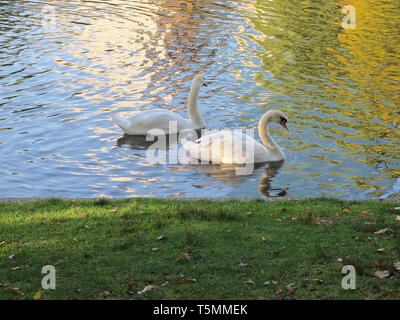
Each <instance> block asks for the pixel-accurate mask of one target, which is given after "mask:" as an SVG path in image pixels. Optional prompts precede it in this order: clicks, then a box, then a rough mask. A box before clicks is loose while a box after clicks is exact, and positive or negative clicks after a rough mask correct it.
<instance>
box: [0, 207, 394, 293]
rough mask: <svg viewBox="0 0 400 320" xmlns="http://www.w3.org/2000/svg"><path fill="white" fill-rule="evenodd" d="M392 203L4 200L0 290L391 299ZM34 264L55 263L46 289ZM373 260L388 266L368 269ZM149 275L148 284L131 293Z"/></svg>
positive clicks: (374, 265)
mask: <svg viewBox="0 0 400 320" xmlns="http://www.w3.org/2000/svg"><path fill="white" fill-rule="evenodd" d="M395 206H396V204H393V203H387V202H373V201H365V202H345V201H340V200H332V199H310V200H289V201H271V202H264V201H258V200H254V201H238V200H232V201H211V200H199V201H173V200H160V199H132V200H130V199H129V200H128V199H127V200H115V201H109V200H97V201H89V200H88V201H62V200H58V199H47V200H40V201H35V202H25V203H3V204H0V298H1V299H32V298H33V297H34V296H35V294H36V293H37V292H38V291H40V293H41V298H40V299H190V298H197V299H399V297H400V290H399V287H400V286H399V284H400V278H399V277H397V276H398V272H397V271H396V269H395V267H394V265H393V263H394V262H395V261H399V260H400V221H397V220H396V217H397V215H398V214H399V212H398V211H397V212H396V210H394V207H395ZM362 211H365V212H362ZM361 212H362V213H363V214H360V213H361ZM366 213H368V214H366ZM396 213H397V215H396ZM384 228H389V229H388V230H387V231H386V232H385V233H383V234H375V233H374V232H373V231H374V230H375V231H378V230H380V229H384ZM371 231H372V232H371ZM159 236H165V237H164V238H163V239H162V240H157V238H158V237H159ZM263 237H264V240H263ZM153 248H159V250H152V249H153ZM379 248H386V250H385V251H384V252H379V251H377V249H379ZM184 253H186V254H187V255H183V256H182V254H184ZM13 254H15V257H14V258H13V259H10V258H9V257H10V256H11V255H13ZM179 257H182V258H181V259H179ZM338 259H339V261H338ZM348 264H351V265H354V266H355V268H356V270H357V278H356V289H355V290H344V289H342V287H341V282H342V278H343V277H344V275H343V274H342V273H341V268H342V266H344V265H348ZM45 265H54V266H55V268H56V279H57V280H56V281H57V282H56V286H57V287H56V289H55V290H44V289H42V287H41V281H42V277H44V276H45V275H44V274H41V270H42V267H43V266H45ZM16 266H20V267H21V268H19V269H17V270H12V268H15V267H16ZM381 270H388V271H389V272H390V276H389V277H387V278H384V279H378V278H377V277H376V276H374V275H373V274H374V272H376V271H381ZM185 279H196V281H195V282H194V281H187V280H185ZM182 280H183V281H182ZM266 282H269V284H265V283H266ZM148 285H154V286H156V287H154V288H153V289H152V290H150V291H148V292H146V293H143V294H138V291H140V290H142V289H143V288H144V287H146V286H148ZM13 288H18V290H17V289H13Z"/></svg>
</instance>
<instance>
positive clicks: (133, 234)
mask: <svg viewBox="0 0 400 320" xmlns="http://www.w3.org/2000/svg"><path fill="white" fill-rule="evenodd" d="M132 237H134V238H141V237H142V236H141V235H140V234H137V233H132Z"/></svg>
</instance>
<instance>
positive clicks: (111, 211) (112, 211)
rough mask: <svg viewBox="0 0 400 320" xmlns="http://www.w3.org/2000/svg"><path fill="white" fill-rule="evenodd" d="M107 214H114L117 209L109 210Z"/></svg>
mask: <svg viewBox="0 0 400 320" xmlns="http://www.w3.org/2000/svg"><path fill="white" fill-rule="evenodd" d="M108 212H109V213H114V212H117V209H110V210H108Z"/></svg>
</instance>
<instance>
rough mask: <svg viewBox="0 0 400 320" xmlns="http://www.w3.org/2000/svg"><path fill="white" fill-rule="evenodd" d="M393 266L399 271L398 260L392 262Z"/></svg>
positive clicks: (399, 264)
mask: <svg viewBox="0 0 400 320" xmlns="http://www.w3.org/2000/svg"><path fill="white" fill-rule="evenodd" d="M393 265H394V267H395V268H396V270H399V271H400V261H395V262H393Z"/></svg>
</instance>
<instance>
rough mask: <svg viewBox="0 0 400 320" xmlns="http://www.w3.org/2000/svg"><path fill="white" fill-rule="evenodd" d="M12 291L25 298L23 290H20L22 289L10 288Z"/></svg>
mask: <svg viewBox="0 0 400 320" xmlns="http://www.w3.org/2000/svg"><path fill="white" fill-rule="evenodd" d="M10 290H12V291H14V292H16V293H18V294H20V295H21V296H23V295H24V293H23V292H22V291H21V289H20V288H10Z"/></svg>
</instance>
